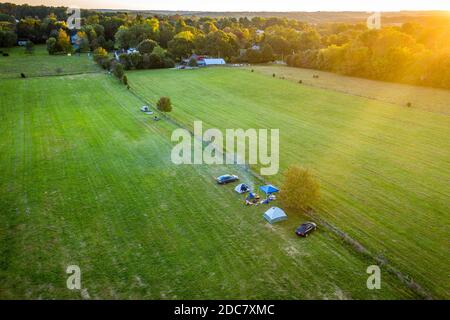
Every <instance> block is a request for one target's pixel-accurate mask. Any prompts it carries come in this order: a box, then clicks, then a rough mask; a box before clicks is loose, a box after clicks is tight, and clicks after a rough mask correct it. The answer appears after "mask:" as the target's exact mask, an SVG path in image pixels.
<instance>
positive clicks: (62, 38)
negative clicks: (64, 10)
mask: <svg viewBox="0 0 450 320" xmlns="http://www.w3.org/2000/svg"><path fill="white" fill-rule="evenodd" d="M56 44H57V48H58V51H61V52H64V53H71V52H72V51H73V47H72V44H71V43H70V38H69V36H68V35H67V33H66V31H64V29H59V31H58V39H57V42H56Z"/></svg>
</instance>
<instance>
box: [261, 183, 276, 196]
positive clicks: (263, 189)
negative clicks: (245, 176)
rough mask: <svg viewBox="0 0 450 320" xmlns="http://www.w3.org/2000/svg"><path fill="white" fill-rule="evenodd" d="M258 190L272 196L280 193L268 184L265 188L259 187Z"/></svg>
mask: <svg viewBox="0 0 450 320" xmlns="http://www.w3.org/2000/svg"><path fill="white" fill-rule="evenodd" d="M259 190H261V191H262V192H264V193H265V194H272V193H275V192H278V191H280V190H279V189H278V188H276V187H274V186H273V185H271V184H268V185H267V186H261V187H259Z"/></svg>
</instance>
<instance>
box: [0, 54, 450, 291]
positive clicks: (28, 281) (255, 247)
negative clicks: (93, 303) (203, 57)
mask: <svg viewBox="0 0 450 320" xmlns="http://www.w3.org/2000/svg"><path fill="white" fill-rule="evenodd" d="M35 58H36V60H33V59H31V58H30V59H29V58H26V59H27V62H26V63H25V62H24V65H23V68H29V70H33V69H34V70H37V69H35V68H36V65H35V63H38V62H39V61H40V59H41V57H39V55H37V56H36V57H35ZM60 58H62V57H46V59H48V62H46V63H47V65H52V68H53V67H59V66H60V63H61V62H57V60H58V61H59V59H60ZM64 58H70V57H64ZM71 58H73V59H75V58H76V57H71ZM42 59H43V58H42ZM53 59H56V60H53ZM70 61H75V60H70ZM27 63H31V64H32V65H31V66H28V65H27ZM62 67H66V68H71V67H69V65H68V62H64V64H63V65H62ZM0 68H1V69H2V70H5V69H8V68H10V66H9V65H6V66H5V64H3V65H0ZM73 68H74V69H76V67H75V66H73ZM90 68H91V67H89V68H87V69H86V70H91V69H90ZM10 70H13V68H12V67H11V68H10ZM201 72H202V73H200V72H198V73H183V74H181V73H180V74H179V73H175V72H173V71H166V72H159V71H157V72H148V73H130V76H132V77H133V84H136V87H137V83H141V85H142V87H141V89H142V91H143V93H145V94H149V95H151V97H152V98H154V97H156V96H159V95H162V94H163V93H171V95H173V100H174V102H175V110H174V116H175V117H176V118H177V119H182V120H183V121H190V119H191V117H192V118H197V117H198V118H203V117H205V110H204V108H205V107H206V100H207V99H206V98H205V97H209V103H207V105H208V106H209V108H210V110H211V114H210V115H209V118H208V119H211V117H212V115H213V112H216V113H217V121H220V120H221V119H226V118H229V119H230V122H229V125H232V126H246V125H250V124H249V123H248V122H249V120H251V119H255V120H258V121H260V120H261V119H263V118H262V117H264V112H266V108H267V106H268V104H267V102H264V100H263V98H267V93H265V92H264V91H263V90H264V89H265V88H264V87H262V88H261V94H262V96H261V97H258V96H256V97H250V96H246V95H245V94H244V93H242V92H237V93H236V95H234V98H232V97H231V95H232V92H228V90H230V87H227V85H225V83H226V82H227V81H229V79H230V77H234V79H235V80H236V81H237V83H234V84H233V86H236V85H237V84H238V83H241V81H247V80H252V81H253V80H254V84H252V85H263V86H265V85H267V84H272V83H274V84H275V85H274V89H275V90H279V89H280V87H281V86H282V84H281V82H280V84H278V81H275V82H274V80H271V79H268V78H266V77H265V76H262V75H259V76H256V75H251V76H250V75H249V74H248V73H245V72H242V71H239V70H230V71H228V70H226V71H225V70H224V71H222V70H205V71H204V72H203V71H201ZM200 75H203V76H202V77H204V78H202V77H200ZM236 76H237V78H236ZM221 77H223V81H222V80H220V78H221ZM208 82H210V87H209V88H210V89H215V90H220V92H207V91H203V90H202V87H203V86H204V84H205V83H208ZM283 85H284V84H283ZM147 86H148V87H147ZM160 86H161V87H160ZM165 86H167V87H165ZM176 86H179V87H178V90H179V91H178V92H177V91H176V90H175V89H176ZM172 87H173V88H172ZM206 89H208V88H206ZM295 90H297V89H295ZM273 92H276V91H273ZM194 94H195V96H196V98H194ZM203 94H205V96H203ZM280 95H281V93H279V94H276V96H275V97H274V98H273V99H272V100H271V101H272V102H274V101H276V99H278V98H279V97H280ZM221 96H222V97H224V100H221ZM277 97H278V98H277ZM321 99H324V97H321ZM342 99H344V98H342ZM233 101H234V102H233ZM236 102H239V105H240V106H241V107H242V108H243V109H242V112H243V113H242V114H246V113H248V112H249V109H247V108H249V107H251V106H255V105H260V106H261V110H254V112H255V117H249V116H247V118H243V119H241V121H242V123H241V124H239V122H238V120H239V119H238V118H236V117H235V116H236V115H234V114H230V113H228V115H227V116H224V110H221V108H222V107H223V106H224V105H228V106H234V105H236V104H234V103H236ZM142 104H143V102H142V100H140V99H139V98H137V97H136V96H135V95H133V94H132V93H131V92H130V91H128V90H127V89H126V88H125V87H124V86H123V85H121V84H119V83H118V81H117V80H116V79H115V78H113V77H112V76H108V75H106V74H103V73H95V74H90V73H89V74H82V75H66V76H52V77H47V78H43V77H39V78H28V79H0V123H1V125H0V135H1V137H2V139H1V140H0V194H1V197H0V215H1V219H0V298H1V299H6V298H26V299H37V298H43V299H52V298H69V299H72V298H73V299H79V298H84V299H89V298H91V299H117V298H124V299H128V298H135V299H144V298H147V299H170V298H178V299H183V298H204V299H206V298H222V299H223V298H232V299H234V298H236V299H237V298H247V299H252V298H261V299H262V298H273V299H281V298H290V299H313V298H317V299H325V298H328V299H375V298H378V299H405V298H406V299H407V298H417V295H416V294H415V293H413V292H412V291H410V290H409V289H408V288H407V287H406V286H405V285H404V284H403V283H401V282H400V281H399V280H398V279H397V277H396V276H394V275H392V274H390V273H387V272H385V271H384V270H383V269H382V289H381V290H368V289H367V287H366V280H367V277H368V275H367V273H366V268H367V267H368V266H369V265H370V264H373V261H372V260H370V259H368V258H367V257H364V256H362V255H360V254H358V253H356V252H354V251H353V250H352V249H351V248H350V247H349V246H348V245H346V244H344V243H343V242H342V240H340V239H339V238H338V237H336V236H335V235H334V234H333V233H331V232H329V231H327V230H326V229H322V228H321V229H319V230H318V231H317V232H316V233H314V234H313V235H311V237H309V238H308V241H302V239H299V238H298V237H297V236H296V235H295V234H294V232H293V230H294V229H295V227H296V226H297V225H298V224H300V223H301V222H304V221H306V219H308V218H307V217H305V216H302V215H300V214H297V213H296V214H292V216H290V219H289V220H288V221H286V222H283V223H280V224H278V225H274V226H270V225H269V224H267V223H266V222H265V221H264V220H263V218H262V214H263V212H264V210H265V208H266V207H264V206H262V207H261V206H258V207H246V206H245V205H244V203H243V197H242V196H239V195H238V194H236V193H235V192H234V191H233V186H231V185H228V186H218V185H217V184H216V183H215V182H214V179H213V177H215V176H217V175H219V174H221V173H223V172H231V173H235V174H238V175H239V176H240V177H241V179H242V180H243V181H245V182H248V183H250V184H254V185H258V184H259V183H260V182H259V181H256V180H255V178H253V176H252V175H250V174H249V173H248V172H247V171H246V170H244V169H243V168H241V167H238V166H233V167H223V166H206V165H196V166H189V165H181V166H177V165H174V164H172V162H171V161H170V151H171V148H172V145H173V144H172V142H171V141H170V136H171V133H172V131H173V130H174V129H175V128H176V126H175V125H174V124H173V123H172V122H171V121H169V120H167V119H164V118H163V119H162V120H161V121H158V122H155V121H153V120H151V118H150V117H149V116H147V115H145V114H143V113H142V112H140V111H139V108H140V106H142ZM279 105H280V104H279ZM197 108H198V114H197V111H196V110H197ZM312 108H314V106H312ZM329 109H330V112H332V111H331V110H332V107H331V106H330V107H329ZM383 110H384V109H383ZM279 111H280V113H279V115H276V114H273V117H274V118H273V119H274V120H275V121H274V122H273V123H272V124H271V125H270V126H276V125H278V124H279V121H280V119H281V120H283V121H287V122H288V124H291V123H293V122H295V121H298V122H299V123H300V124H301V123H303V124H305V125H306V124H307V122H306V123H305V122H303V121H301V120H299V119H298V118H297V119H289V117H290V111H289V110H288V109H285V107H284V106H282V104H281V107H280V110H279ZM384 112H386V111H384ZM334 113H335V114H339V110H335V111H334ZM189 114H191V117H190V116H189ZM305 116H307V117H311V116H312V115H311V114H310V113H306V115H305ZM317 117H318V123H319V124H318V125H320V124H321V123H322V122H323V121H326V119H323V120H320V114H319V115H317ZM351 118H352V115H351V114H350V115H348V116H347V118H345V117H344V118H343V121H350V120H351ZM306 121H308V119H306ZM355 121H356V119H355ZM208 123H211V121H210V120H209V122H208ZM256 123H258V122H255V124H256ZM444 124H445V123H444V121H443V120H441V122H438V123H437V124H436V125H435V127H434V130H436V131H438V132H440V131H445V130H447V129H445V128H441V127H440V126H443V125H444ZM343 125H345V122H344V124H343ZM294 130H298V127H297V128H294ZM422 130H423V132H422V133H421V134H420V135H419V134H418V136H419V138H422V136H425V135H427V133H428V131H427V130H429V129H422ZM327 133H328V132H322V133H320V132H319V133H318V134H321V137H322V138H323V139H325V138H324V136H325V134H327ZM283 137H284V138H285V135H284V136H283ZM336 138H338V137H328V139H336ZM422 139H423V138H422ZM325 140H327V139H325ZM430 140H431V143H430V145H432V146H435V145H436V144H439V143H441V144H443V143H442V142H440V141H439V139H430ZM295 141H296V137H293V140H292V141H287V142H285V143H289V144H291V145H295V143H296V142H295ZM305 141H307V139H306V137H305ZM328 141H329V140H328ZM315 142H316V141H315V140H313V141H310V142H308V143H312V144H311V145H309V146H310V147H311V150H310V152H312V148H313V147H314V145H313V144H314V143H315ZM324 142H327V141H324ZM405 147H408V146H405ZM317 148H318V149H317V151H314V155H311V157H312V158H310V161H312V160H313V159H314V158H315V159H317V157H318V156H319V155H320V154H321V153H322V152H324V151H326V150H325V149H324V146H323V145H322V146H321V145H320V144H319V145H317ZM346 150H347V151H349V149H346ZM287 151H288V149H284V155H285V156H286V157H288V158H291V159H292V157H294V156H295V153H296V151H295V150H292V151H291V152H287ZM354 151H355V152H356V151H357V150H354ZM335 152H336V151H335ZM441 152H442V154H440V155H439V154H438V155H435V157H436V159H435V160H433V161H437V162H436V166H438V165H439V162H440V161H443V160H445V159H446V156H447V154H446V152H447V149H443V150H442V151H441ZM322 156H323V157H322V159H323V161H321V162H320V165H322V166H323V168H325V169H327V170H330V169H332V168H330V167H329V166H330V163H329V162H327V161H325V160H326V159H325V158H328V157H329V156H333V155H330V154H322ZM337 156H339V155H336V159H335V160H336V161H337V163H335V168H336V169H339V170H340V172H339V174H340V175H342V176H345V175H347V174H348V175H349V176H348V178H346V179H349V180H351V179H356V180H355V181H356V182H357V183H362V182H361V181H360V180H359V179H358V176H356V177H354V176H353V175H354V174H355V175H359V174H361V171H357V172H355V173H351V172H348V171H347V170H343V168H342V167H341V166H342V165H343V164H342V161H343V160H342V159H339V158H338V157H337ZM301 159H302V158H301V157H300V158H299V161H300V160H301ZM357 159H358V158H356V159H355V160H357ZM363 160H364V161H367V159H366V158H363ZM300 162H302V163H306V164H311V163H310V162H307V161H300ZM286 163H287V160H286V162H284V165H285V164H286ZM327 164H328V167H327ZM409 164H410V165H414V166H415V165H417V163H409ZM372 166H374V165H372ZM315 167H316V168H317V169H320V168H321V166H319V165H317V166H315ZM325 169H323V170H325ZM360 170H362V169H360ZM427 170H431V171H432V172H434V171H433V170H432V169H427ZM327 172H328V171H323V173H324V174H325V173H327ZM442 174H447V173H445V172H443V173H442ZM334 178H335V177H327V179H329V180H330V181H331V182H332V181H333V180H332V179H334ZM441 179H442V181H441V182H440V183H441V184H444V180H445V179H446V176H441ZM367 183H368V182H367ZM408 183H409V185H408V186H407V187H412V186H413V185H414V181H411V180H408ZM421 183H423V184H424V185H427V183H428V184H430V183H435V180H431V181H430V180H428V181H427V180H424V181H421ZM324 185H325V194H324V198H325V199H324V200H325V201H324V205H323V207H322V208H321V210H320V214H323V215H327V216H329V217H332V216H333V214H335V215H336V219H337V218H342V219H343V218H344V217H342V214H341V212H342V211H343V210H344V209H345V210H347V212H346V213H345V214H346V215H347V218H346V219H345V220H346V221H351V217H350V216H351V215H352V214H355V215H356V214H358V215H359V216H358V220H359V222H358V223H357V222H356V221H355V222H354V223H350V224H349V225H348V226H347V229H349V228H350V229H353V228H355V232H354V234H355V235H361V233H362V232H363V231H364V230H366V231H367V237H368V239H372V238H373V233H371V232H372V228H366V229H364V227H366V226H365V225H364V223H366V222H367V221H369V218H370V217H372V216H371V215H370V213H371V212H366V211H364V210H362V209H361V208H362V207H365V205H366V203H362V202H360V201H358V199H356V200H355V199H351V198H349V197H350V196H347V197H346V196H345V194H344V190H341V189H340V187H341V185H340V184H338V185H337V186H336V189H333V188H332V187H331V185H330V184H327V183H325V181H324ZM353 187H354V191H352V194H351V196H355V197H356V196H362V194H363V191H362V190H359V188H360V187H365V192H366V193H368V192H369V191H368V190H369V189H370V188H369V189H367V187H370V186H368V185H363V186H358V185H353ZM392 188H393V192H396V190H395V185H393V187H392ZM333 190H335V191H334V192H333ZM376 191H377V189H374V190H373V191H370V193H373V194H374V195H376ZM430 192H431V191H430ZM441 192H445V189H441ZM397 195H398V194H397ZM386 196H387V197H388V196H390V195H389V194H387V195H386ZM429 196H432V197H434V198H433V199H432V200H433V201H431V202H430V201H427V203H428V205H432V206H433V207H431V208H428V209H427V210H426V211H425V212H422V213H421V215H420V216H419V217H417V218H418V219H420V220H422V219H423V218H424V214H426V215H427V216H429V217H430V218H431V220H430V221H436V220H439V219H445V214H447V212H446V211H444V216H443V217H441V218H439V217H436V216H435V214H436V215H437V213H439V210H443V207H444V206H445V203H444V202H445V201H441V202H442V203H440V202H439V199H441V198H442V197H443V196H445V194H442V195H439V194H437V193H433V192H432V193H431V194H429ZM338 197H340V198H341V199H340V201H339V203H336V204H335V208H336V210H333V208H332V207H330V206H332V202H333V199H336V198H338ZM350 200H352V201H353V202H351V203H347V201H350ZM401 200H402V205H404V206H407V205H408V203H407V202H406V201H405V200H404V199H401ZM444 200H445V199H444ZM388 203H389V202H388ZM415 205H418V206H420V205H421V204H420V202H417V203H415ZM327 206H328V207H327ZM368 207H369V206H368ZM379 207H380V208H383V206H382V205H380V206H379ZM369 208H370V207H369ZM338 209H339V210H340V211H338ZM403 213H404V212H403V211H402V212H400V213H398V214H403ZM381 214H385V211H382V212H381ZM371 221H373V228H375V229H376V230H377V229H379V228H380V226H381V222H379V221H376V220H375V219H374V220H371ZM336 222H340V219H337V220H336ZM389 226H392V225H390V224H389ZM342 227H345V225H343V226H342ZM399 227H400V228H401V229H402V230H405V227H411V225H410V224H406V225H403V226H399ZM434 228H435V230H436V232H441V233H445V232H446V230H441V229H440V228H441V227H440V226H435V227H434ZM376 230H375V231H376ZM444 235H447V234H444ZM386 236H387V234H386V235H385V237H386ZM391 236H392V237H396V239H397V241H398V244H397V246H398V247H396V249H397V251H399V252H401V253H402V257H404V256H408V253H405V252H403V249H405V248H404V243H405V242H404V241H405V238H404V237H408V235H399V234H398V233H394V234H392V235H391ZM403 236H404V237H403ZM427 236H428V233H427ZM436 236H437V235H436ZM385 237H384V238H385ZM423 237H424V236H422V238H423ZM442 241H443V240H442ZM400 245H401V246H400ZM424 245H425V246H426V247H427V248H429V247H433V250H434V251H433V252H432V253H429V254H428V255H427V252H424V253H423V254H424V256H425V257H426V258H428V256H430V257H432V258H433V259H434V260H433V261H432V262H434V263H435V265H431V266H430V265H429V264H428V262H427V261H425V260H423V261H420V262H418V261H416V266H418V267H419V265H420V266H422V267H427V266H428V267H429V268H430V269H431V268H433V270H435V271H436V270H439V269H442V268H443V267H442V265H443V262H444V261H439V259H436V257H437V258H441V259H444V260H445V259H446V257H445V256H442V255H441V254H442V251H441V248H440V247H437V246H436V241H435V239H434V238H431V239H430V240H429V243H425V244H424ZM442 245H446V243H444V242H442ZM374 247H376V248H381V247H382V246H381V245H380V243H379V241H377V243H375V244H374ZM409 247H413V248H416V247H417V242H416V241H414V243H413V244H411V245H410V246H409ZM389 253H392V252H389ZM414 254H417V253H411V255H410V256H413V255H414ZM400 261H402V260H401V259H400ZM436 261H437V262H436ZM73 264H75V265H78V266H80V268H81V272H82V290H81V291H71V290H68V289H67V287H66V279H67V276H68V275H67V274H66V268H67V266H69V265H73ZM428 274H429V273H428V272H427V273H426V275H428ZM436 277H438V275H436ZM432 288H433V287H432ZM438 289H440V291H439V290H438ZM442 290H443V289H442V287H438V288H437V289H436V291H437V292H438V293H439V292H441V293H442Z"/></svg>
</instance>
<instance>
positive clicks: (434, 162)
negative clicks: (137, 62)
mask: <svg viewBox="0 0 450 320" xmlns="http://www.w3.org/2000/svg"><path fill="white" fill-rule="evenodd" d="M278 68H279V70H285V69H281V68H280V67H278ZM281 72H282V71H280V72H279V73H280V74H281ZM283 72H284V71H283ZM128 77H129V80H130V83H131V87H132V89H133V90H134V91H135V92H137V94H138V95H139V96H142V97H144V98H145V99H147V100H149V101H155V100H156V99H157V98H159V97H160V96H170V97H171V99H172V101H173V103H174V110H173V111H172V113H171V117H172V118H174V119H175V120H176V121H177V122H179V123H183V124H184V125H185V126H186V127H192V125H193V121H194V120H202V121H203V126H204V127H205V128H212V127H214V128H219V129H225V128H243V129H248V128H276V129H277V128H279V129H280V167H281V170H280V173H282V171H283V170H284V169H286V168H287V167H288V166H289V165H291V164H300V165H303V166H306V167H309V168H312V169H313V170H314V171H315V172H316V174H317V176H318V177H319V179H320V181H321V184H322V199H321V202H320V204H319V205H318V206H317V207H316V208H315V214H316V215H317V216H319V217H321V218H322V219H325V220H326V221H328V222H330V223H332V224H333V225H334V226H336V227H337V228H339V229H340V230H342V231H344V232H346V233H347V234H348V235H349V236H351V237H352V238H354V239H356V240H357V241H359V242H360V243H361V244H362V245H363V246H365V247H366V248H367V249H368V250H369V251H370V252H371V253H372V254H373V255H374V256H376V257H378V258H380V259H382V260H384V261H386V262H387V263H389V264H390V265H392V266H394V267H395V268H397V269H398V270H400V271H401V272H402V273H403V274H404V275H406V276H407V277H408V278H411V279H414V281H415V282H416V283H418V284H420V286H422V287H423V288H424V289H425V290H426V291H428V292H429V294H430V296H432V297H438V298H448V297H449V285H450V283H449V280H448V274H449V265H450V258H449V257H450V255H449V253H450V252H449V245H448V239H449V238H450V231H449V230H450V210H449V202H448V200H449V198H450V185H449V181H450V167H449V163H450V139H449V137H450V119H449V117H448V115H447V114H448V111H449V109H448V108H450V100H445V94H448V93H446V92H443V91H442V90H436V91H434V90H433V89H422V88H415V87H412V86H407V87H408V90H406V91H407V96H408V100H410V99H411V100H413V101H427V100H429V101H433V99H435V94H434V93H436V96H438V95H439V96H440V97H444V98H442V99H443V100H440V101H443V102H442V103H443V104H442V106H440V107H439V108H438V110H430V111H424V110H425V109H427V108H425V107H423V108H414V107H413V108H406V107H405V106H404V105H403V104H402V103H399V104H396V103H394V102H395V101H392V100H390V102H386V101H383V100H384V98H381V99H380V100H376V99H374V98H373V97H371V99H369V98H366V97H361V94H356V93H355V92H353V91H351V90H349V91H348V92H350V93H351V92H353V94H344V93H342V92H337V91H336V90H335V89H332V90H328V89H323V88H316V87H313V86H311V85H309V86H305V85H300V84H298V83H297V82H296V81H289V80H288V79H286V80H283V79H279V78H278V77H275V78H273V77H272V72H265V73H264V72H262V71H260V72H259V71H258V69H257V68H255V72H251V71H250V70H249V69H239V68H210V69H197V70H160V71H136V72H131V73H129V76H128ZM336 77H338V76H336ZM319 79H320V78H319ZM340 81H341V82H342V83H345V81H347V77H341V78H340ZM336 82H338V81H336ZM351 83H352V82H351V81H350V82H349V83H348V86H349V87H351ZM369 83H370V81H369ZM375 83H376V84H378V85H379V86H380V87H382V86H383V85H384V86H389V85H390V84H381V83H379V82H375ZM364 85H366V86H369V84H368V83H366V84H364ZM395 86H398V85H395ZM416 89H417V90H416ZM354 90H364V89H363V87H360V88H359V89H354ZM406 91H405V92H406ZM372 94H374V91H372V92H371V93H370V94H368V96H370V95H372ZM404 94H405V95H406V93H404ZM399 95H402V91H400V92H399ZM447 97H448V95H447ZM440 99H441V98H440ZM443 108H444V109H445V110H443ZM270 181H271V182H275V183H280V182H281V181H282V176H281V174H278V175H276V176H274V177H272V178H271V179H270ZM295 214H296V213H292V215H295ZM287 234H289V233H287Z"/></svg>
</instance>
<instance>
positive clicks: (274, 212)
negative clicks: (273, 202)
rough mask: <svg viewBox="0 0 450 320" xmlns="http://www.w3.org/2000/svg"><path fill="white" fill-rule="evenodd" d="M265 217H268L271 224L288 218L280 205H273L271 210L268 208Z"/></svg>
mask: <svg viewBox="0 0 450 320" xmlns="http://www.w3.org/2000/svg"><path fill="white" fill-rule="evenodd" d="M263 217H264V219H266V220H267V221H268V222H269V223H270V224H272V223H275V222H278V221H283V220H287V218H288V217H287V215H286V213H284V211H283V210H281V209H280V208H278V207H272V208H270V209H269V210H267V211H266V212H265V213H264V215H263Z"/></svg>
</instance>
